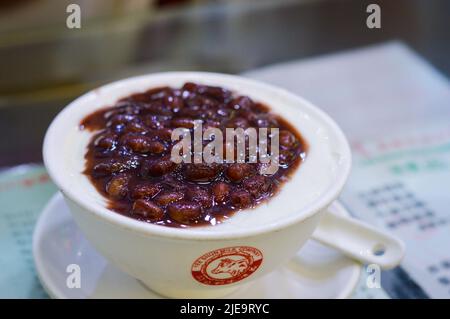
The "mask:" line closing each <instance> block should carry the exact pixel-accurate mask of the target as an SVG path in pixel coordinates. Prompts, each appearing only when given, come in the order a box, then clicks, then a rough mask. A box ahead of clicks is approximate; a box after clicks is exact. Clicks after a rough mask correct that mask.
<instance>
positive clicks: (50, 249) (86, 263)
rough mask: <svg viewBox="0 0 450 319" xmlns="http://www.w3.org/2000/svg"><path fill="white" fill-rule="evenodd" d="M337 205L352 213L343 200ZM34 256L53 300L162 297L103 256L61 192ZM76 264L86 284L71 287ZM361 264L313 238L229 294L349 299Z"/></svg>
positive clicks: (37, 236) (44, 218) (48, 211)
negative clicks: (291, 256)
mask: <svg viewBox="0 0 450 319" xmlns="http://www.w3.org/2000/svg"><path fill="white" fill-rule="evenodd" d="M332 209H333V210H334V211H335V212H337V213H340V214H343V215H348V213H347V212H346V211H345V209H344V208H343V207H342V206H341V205H340V204H337V203H336V204H334V205H333V207H332ZM33 255H34V261H35V264H36V269H37V272H38V276H39V278H40V280H41V283H42V285H43V286H44V288H45V290H46V291H47V293H48V294H49V295H50V296H51V297H53V298H77V299H78V298H162V297H161V296H159V295H157V294H156V293H154V292H152V291H151V290H149V289H147V288H145V287H144V286H143V285H142V284H140V283H139V281H137V280H136V279H134V278H132V277H130V276H128V275H127V274H125V273H123V272H121V271H120V270H118V269H117V268H116V267H114V266H113V265H111V264H110V263H109V262H108V261H107V260H106V259H105V258H103V257H102V256H101V255H99V254H98V253H97V252H96V251H95V250H94V248H93V247H92V246H91V245H90V244H89V242H88V241H87V240H86V239H85V238H84V236H83V234H82V233H81V231H80V230H79V229H78V227H77V225H76V224H75V222H74V221H73V219H72V216H71V215H70V212H69V210H68V208H67V206H66V204H65V202H64V199H63V197H62V195H61V194H60V193H58V194H56V195H54V196H53V198H52V199H51V200H50V201H49V203H48V204H47V206H46V207H45V208H44V210H43V212H42V214H41V215H40V217H39V220H38V222H37V224H36V228H35V231H34V237H33ZM70 264H77V265H79V266H80V270H81V287H80V288H72V289H70V288H68V287H67V285H66V281H67V278H68V276H69V275H70V273H69V272H67V271H66V269H67V266H68V265H70ZM361 269H362V268H361V265H360V264H359V263H357V262H355V261H353V260H351V259H349V258H347V257H345V256H344V255H342V254H340V253H339V252H336V251H334V250H332V249H329V248H327V247H324V246H322V245H320V244H318V243H316V242H314V241H309V242H307V243H306V245H305V246H304V247H303V248H302V250H301V252H300V253H298V255H297V256H296V257H294V259H293V260H292V261H291V262H289V263H288V264H287V265H285V266H283V267H281V268H280V269H278V270H276V271H274V272H272V273H271V274H269V275H266V276H265V277H263V278H261V279H259V280H257V281H255V282H253V283H250V284H248V285H247V286H245V287H243V288H242V289H240V290H238V291H237V292H235V293H233V294H231V295H228V296H227V297H228V298H346V297H349V296H350V294H351V293H352V291H353V289H354V288H355V286H356V284H357V283H358V279H359V277H360V274H361Z"/></svg>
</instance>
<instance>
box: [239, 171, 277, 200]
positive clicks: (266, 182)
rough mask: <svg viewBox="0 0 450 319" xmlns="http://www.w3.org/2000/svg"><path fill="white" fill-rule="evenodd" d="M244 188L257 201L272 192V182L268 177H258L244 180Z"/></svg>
mask: <svg viewBox="0 0 450 319" xmlns="http://www.w3.org/2000/svg"><path fill="white" fill-rule="evenodd" d="M243 187H244V188H245V190H247V191H248V192H249V193H250V194H251V195H252V196H253V197H254V198H256V199H257V198H259V197H261V196H262V195H264V194H265V193H267V192H268V191H269V190H270V187H271V182H270V179H269V178H267V177H264V176H261V175H256V176H252V177H249V178H247V179H246V180H244V182H243Z"/></svg>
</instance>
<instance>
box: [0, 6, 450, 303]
mask: <svg viewBox="0 0 450 319" xmlns="http://www.w3.org/2000/svg"><path fill="white" fill-rule="evenodd" d="M371 3H376V4H378V5H379V7H380V8H381V28H380V29H370V28H368V26H367V24H366V19H367V17H368V15H369V13H368V12H367V6H368V5H369V4H371ZM70 4H78V5H79V6H80V8H81V28H74V29H71V28H68V26H67V24H66V22H67V21H66V20H67V18H68V16H69V15H70V13H68V12H67V11H66V10H67V8H68V6H69V5H70ZM449 57H450V1H448V0H377V1H375V0H370V1H366V0H275V1H268V0H209V1H208V0H79V1H76V0H0V252H1V253H0V268H1V269H2V272H0V298H2V297H8V298H10V297H33V298H37V297H47V295H46V293H45V292H44V291H43V289H42V287H41V285H40V284H39V281H38V279H37V277H36V274H35V270H34V263H33V258H32V254H31V234H32V232H33V230H34V225H35V221H36V219H37V218H38V216H39V214H40V212H41V210H42V208H43V207H44V205H45V204H46V203H47V201H48V200H49V198H50V197H51V196H52V195H53V194H54V193H55V192H56V187H55V186H54V185H53V184H52V183H51V181H50V180H49V178H48V176H47V174H46V172H45V169H44V167H43V166H42V165H41V164H42V155H41V148H42V140H43V136H44V133H45V130H46V129H47V127H48V125H49V124H50V122H51V120H52V119H53V117H54V116H55V115H56V114H57V113H58V112H59V111H60V110H61V109H62V108H63V107H64V106H65V105H66V104H67V103H68V102H70V101H71V100H73V99H74V98H76V97H77V96H79V95H81V94H83V93H85V92H87V91H89V90H91V89H93V88H95V87H98V86H101V85H102V84H105V83H108V82H111V81H114V80H117V79H121V78H124V77H128V76H133V75H141V74H146V73H151V72H160V71H171V70H193V71H194V70H195V71H213V72H223V73H233V74H244V75H246V76H250V77H253V78H255V79H259V80H263V81H266V82H270V83H273V84H276V85H279V86H282V87H285V88H287V89H289V90H291V91H292V92H294V93H297V94H299V95H302V96H304V97H306V98H307V99H309V100H311V101H312V102H313V103H315V104H316V105H318V106H319V107H321V108H323V109H324V110H325V111H326V112H328V113H329V114H330V115H331V116H332V117H333V118H334V119H335V120H336V121H337V122H338V124H339V125H340V126H341V127H342V128H343V130H344V132H345V133H346V135H347V136H348V138H349V140H350V142H351V146H352V151H353V155H354V161H353V162H354V165H353V171H352V175H351V177H350V179H349V182H348V183H347V186H346V188H345V190H344V192H343V194H342V196H341V198H340V200H341V201H342V202H343V203H344V205H345V206H346V207H347V209H348V210H349V211H350V212H351V214H352V215H354V216H355V217H358V218H361V219H363V220H365V221H366V222H369V223H371V224H373V225H376V226H378V227H381V228H385V229H386V230H389V231H392V232H394V233H395V234H396V235H397V236H399V237H400V238H402V239H403V240H404V241H405V242H406V244H407V248H408V249H407V255H406V257H405V260H404V262H403V263H402V265H401V267H398V268H396V269H394V270H392V271H388V272H383V276H382V287H383V290H380V289H378V290H377V289H372V290H371V289H367V285H366V284H365V278H364V273H365V272H364V271H363V277H362V279H361V283H360V284H359V288H357V289H356V290H355V291H356V292H355V293H354V295H353V297H354V298H389V297H391V298H427V297H435V298H450V253H449V250H448V245H449V244H450V213H449V211H448V207H449V205H450V197H449V195H448V189H450V84H449V82H448V77H449V75H450V58H449ZM29 163H35V164H36V165H21V164H29ZM20 165H21V166H20ZM8 168H9V169H8Z"/></svg>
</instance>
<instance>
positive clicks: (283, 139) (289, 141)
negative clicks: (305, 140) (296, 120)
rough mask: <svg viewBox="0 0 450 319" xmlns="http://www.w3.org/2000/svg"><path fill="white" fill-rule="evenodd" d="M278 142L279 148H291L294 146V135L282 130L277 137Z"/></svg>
mask: <svg viewBox="0 0 450 319" xmlns="http://www.w3.org/2000/svg"><path fill="white" fill-rule="evenodd" d="M279 142H280V145H281V146H285V147H292V146H294V144H295V142H296V139H295V136H294V134H292V133H291V132H289V131H286V130H282V131H280V135H279Z"/></svg>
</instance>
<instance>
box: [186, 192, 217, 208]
mask: <svg viewBox="0 0 450 319" xmlns="http://www.w3.org/2000/svg"><path fill="white" fill-rule="evenodd" d="M186 198H187V199H189V200H192V201H194V202H197V203H199V204H200V205H201V206H202V207H204V208H209V207H211V206H212V196H211V194H210V193H209V192H208V191H207V190H206V189H204V188H200V187H196V188H188V189H187V191H186Z"/></svg>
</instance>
